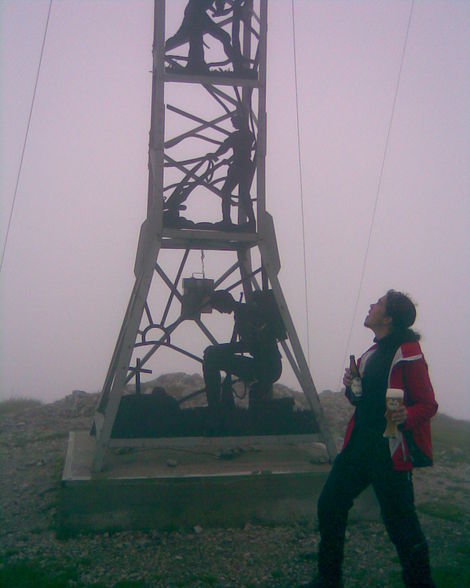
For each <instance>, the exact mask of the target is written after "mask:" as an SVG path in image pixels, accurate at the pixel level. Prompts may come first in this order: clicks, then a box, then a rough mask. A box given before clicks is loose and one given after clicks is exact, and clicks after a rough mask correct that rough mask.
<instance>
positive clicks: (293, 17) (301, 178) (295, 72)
mask: <svg viewBox="0 0 470 588" xmlns="http://www.w3.org/2000/svg"><path fill="white" fill-rule="evenodd" d="M291 12H292V44H293V52H294V86H295V114H296V124H297V154H298V160H299V183H300V211H301V219H302V247H303V261H304V297H305V319H306V323H307V365H310V332H309V331H310V320H309V312H308V283H307V253H306V248H305V220H304V192H303V175H302V156H301V151H300V144H301V141H300V122H299V89H298V81H297V52H296V35H295V8H294V0H291Z"/></svg>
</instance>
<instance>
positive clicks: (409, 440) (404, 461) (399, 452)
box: [343, 341, 438, 471]
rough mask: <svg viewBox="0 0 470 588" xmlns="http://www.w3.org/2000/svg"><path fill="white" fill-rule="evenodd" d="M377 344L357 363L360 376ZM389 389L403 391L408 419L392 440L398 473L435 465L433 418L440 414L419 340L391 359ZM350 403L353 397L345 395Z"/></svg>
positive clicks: (405, 345)
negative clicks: (432, 439) (433, 463)
mask: <svg viewBox="0 0 470 588" xmlns="http://www.w3.org/2000/svg"><path fill="white" fill-rule="evenodd" d="M376 348H377V344H374V345H373V346H372V347H371V348H370V349H368V350H367V351H366V352H365V353H364V354H363V355H362V356H361V358H360V359H359V360H358V368H359V373H360V374H361V375H362V374H363V373H364V369H365V366H366V364H367V360H368V359H369V358H370V356H371V355H372V354H373V352H374V351H375V349H376ZM388 387H389V388H400V389H402V390H404V403H405V406H406V409H407V419H406V421H405V423H404V424H403V425H401V426H400V427H399V428H400V431H399V433H398V436H397V437H396V438H395V439H390V454H391V457H392V461H393V467H394V469H395V470H397V471H411V470H412V469H413V466H414V467H423V466H430V465H432V443H431V422H430V421H431V418H432V417H433V416H434V415H435V414H436V412H437V408H438V405H437V402H436V399H435V396H434V390H433V387H432V384H431V381H430V379H429V373H428V366H427V363H426V360H425V359H424V356H423V353H422V351H421V347H420V345H419V343H418V342H417V341H411V342H406V343H402V345H400V347H398V349H397V351H396V353H395V356H394V358H393V360H392V364H391V367H390V371H389V375H388ZM346 396H347V397H348V399H349V400H350V401H351V398H350V397H349V396H348V393H346ZM354 416H355V415H353V416H352V418H351V420H350V421H349V424H348V427H347V429H346V435H345V438H344V444H343V449H344V448H345V447H346V445H347V444H348V442H349V440H350V438H351V434H352V432H353V429H354V424H355V418H354Z"/></svg>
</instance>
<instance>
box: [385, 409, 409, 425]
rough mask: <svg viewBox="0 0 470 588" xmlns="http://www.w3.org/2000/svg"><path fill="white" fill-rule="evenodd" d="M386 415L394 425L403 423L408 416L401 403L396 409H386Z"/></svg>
mask: <svg viewBox="0 0 470 588" xmlns="http://www.w3.org/2000/svg"><path fill="white" fill-rule="evenodd" d="M387 416H388V418H389V419H390V420H391V421H392V422H394V423H395V424H396V425H403V423H405V422H406V418H407V416H408V413H407V410H406V406H405V405H404V404H402V405H401V406H400V408H397V409H396V410H392V411H387Z"/></svg>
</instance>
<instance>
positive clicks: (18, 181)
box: [0, 0, 52, 272]
mask: <svg viewBox="0 0 470 588" xmlns="http://www.w3.org/2000/svg"><path fill="white" fill-rule="evenodd" d="M51 8H52V0H49V9H48V11H47V18H46V26H45V28H44V35H43V39H42V45H41V53H40V55H39V65H38V69H37V73H36V80H35V83H34V90H33V97H32V100H31V107H30V109H29V116H28V123H27V125H26V133H25V138H24V142H23V149H22V151H21V158H20V165H19V168H18V174H17V176H16V185H15V191H14V193H13V200H12V203H11V208H10V216H9V218H8V225H7V230H6V234H5V242H4V244H3V250H2V260H1V262H0V272H1V271H2V269H3V261H4V259H5V253H6V249H7V243H8V237H9V234H10V228H11V222H12V218H13V211H14V208H15V202H16V195H17V193H18V186H19V183H20V177H21V170H22V168H23V160H24V154H25V152H26V144H27V142H28V135H29V127H30V125H31V117H32V115H33V108H34V102H35V100H36V90H37V87H38V82H39V74H40V72H41V64H42V58H43V55H44V47H45V45H46V37H47V30H48V28H49V18H50V16H51Z"/></svg>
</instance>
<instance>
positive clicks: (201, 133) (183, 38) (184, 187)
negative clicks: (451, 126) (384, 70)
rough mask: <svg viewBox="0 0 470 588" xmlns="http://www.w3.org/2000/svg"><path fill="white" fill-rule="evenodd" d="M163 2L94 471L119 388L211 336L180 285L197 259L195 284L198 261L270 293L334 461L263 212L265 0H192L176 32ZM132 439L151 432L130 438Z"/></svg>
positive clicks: (108, 443) (228, 283) (198, 352)
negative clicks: (142, 188) (130, 274)
mask: <svg viewBox="0 0 470 588" xmlns="http://www.w3.org/2000/svg"><path fill="white" fill-rule="evenodd" d="M181 6H182V7H183V5H181ZM165 8H166V6H165V0H155V7H154V41H153V81H152V106H151V128H150V140H149V182H148V202H147V217H146V219H145V221H144V222H143V224H142V227H141V231H140V236H139V243H138V248H137V255H136V261H135V267H134V274H135V284H134V288H133V291H132V294H131V297H130V301H129V304H128V307H127V311H126V313H125V316H124V320H123V323H122V327H121V331H120V333H119V336H118V340H117V343H116V346H115V350H114V353H113V356H112V359H111V363H110V366H109V369H108V373H107V376H106V380H105V383H104V386H103V390H102V394H101V397H100V401H99V404H98V407H97V410H96V413H95V418H94V425H93V433H94V434H95V436H96V451H95V457H94V463H93V468H94V470H95V471H99V470H100V469H101V468H102V466H103V460H104V457H105V452H106V450H107V448H108V447H112V446H113V444H116V443H117V442H119V443H120V444H121V445H123V444H124V445H125V444H126V440H124V439H118V440H116V439H115V438H114V436H113V435H112V433H113V426H114V423H115V420H116V416H117V414H118V410H119V406H120V402H121V399H122V397H123V395H124V394H125V393H126V386H127V385H128V384H129V383H130V382H131V381H132V380H134V379H135V381H136V389H137V390H138V384H139V382H140V375H141V373H142V372H144V373H145V372H146V371H150V370H148V368H149V367H150V365H151V364H152V362H157V365H158V361H159V357H160V356H162V355H164V354H165V353H166V354H168V353H175V354H176V353H179V354H182V355H183V356H184V357H185V358H189V359H191V360H192V361H194V362H196V364H201V363H202V359H201V356H202V350H203V347H204V345H203V343H202V342H201V341H200V339H201V338H202V339H203V340H205V341H206V342H210V343H212V344H217V338H216V336H215V335H214V334H213V329H212V328H211V327H209V326H207V325H206V321H205V320H203V319H202V318H201V315H200V312H199V310H200V309H197V308H196V310H194V309H192V310H191V311H188V310H187V308H185V303H186V297H185V294H184V292H182V291H181V284H182V282H183V281H184V276H185V275H186V276H187V275H188V272H189V275H190V276H193V275H194V274H195V272H194V268H195V267H196V266H195V263H196V262H195V261H194V259H195V258H196V259H199V257H201V260H202V272H200V273H201V274H202V282H204V280H205V278H206V276H205V266H207V267H209V266H210V268H211V272H214V271H217V272H218V274H217V276H218V277H213V281H211V287H215V288H217V287H222V288H228V289H232V290H233V289H235V288H236V287H239V288H240V290H241V291H242V292H243V293H244V296H245V298H246V299H249V298H250V296H252V293H253V292H254V291H256V290H271V291H272V293H273V295H274V299H275V301H276V303H277V307H278V310H279V312H280V314H281V316H282V320H283V323H284V326H285V329H286V333H287V337H286V339H285V340H282V341H281V344H282V349H283V355H284V358H285V359H287V360H288V362H289V363H290V365H291V368H292V370H293V372H294V374H295V376H296V378H297V380H298V382H299V384H300V387H301V388H302V390H303V392H304V393H305V395H306V397H307V399H308V402H309V405H310V408H311V410H312V413H313V417H314V419H315V421H316V423H317V425H318V429H319V431H320V437H321V438H322V439H323V441H324V443H325V444H326V447H327V451H328V454H329V456H330V458H333V457H334V455H335V453H336V449H335V445H334V442H333V440H332V437H331V435H330V433H329V431H328V428H327V425H326V423H325V420H324V418H323V412H322V409H321V406H320V402H319V399H318V395H317V392H316V389H315V386H314V383H313V380H312V377H311V375H310V371H309V368H308V365H307V362H306V359H305V356H304V353H303V351H302V347H301V344H300V341H299V338H298V336H297V333H296V330H295V327H294V324H293V321H292V318H291V315H290V313H289V309H288V307H287V303H286V300H285V298H284V295H283V292H282V289H281V285H280V282H279V279H278V274H279V271H280V267H281V265H280V260H279V254H278V249H277V242H276V236H275V231H274V223H273V218H272V217H271V215H270V214H269V213H268V212H267V211H266V190H265V160H266V35H267V0H230V1H227V2H221V1H220V0H219V1H215V2H210V1H206V2H205V1H204V0H190V2H188V3H187V4H186V8H185V11H184V15H182V16H183V20H182V22H181V25H180V27H179V28H178V29H177V30H176V32H174V33H173V34H171V35H170V34H168V32H166V31H165ZM169 32H170V33H172V31H169ZM211 255H212V256H215V261H214V262H211V261H210V260H209V257H210V256H211ZM191 270H193V271H192V272H191ZM172 271H173V274H172ZM157 317H158V318H157ZM191 330H195V331H197V336H193V335H190V334H189V333H190V331H191ZM179 333H181V335H180V339H179V340H177V338H178V334H179ZM198 337H199V339H198ZM191 342H193V343H194V345H193V347H194V348H191V345H189V343H191ZM198 345H199V347H198ZM164 361H165V360H164V359H163V364H162V363H160V364H159V365H160V366H161V365H164ZM161 369H164V368H161ZM139 444H141V445H142V446H149V445H151V440H150V439H135V438H134V439H132V440H129V445H132V446H136V445H139Z"/></svg>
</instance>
